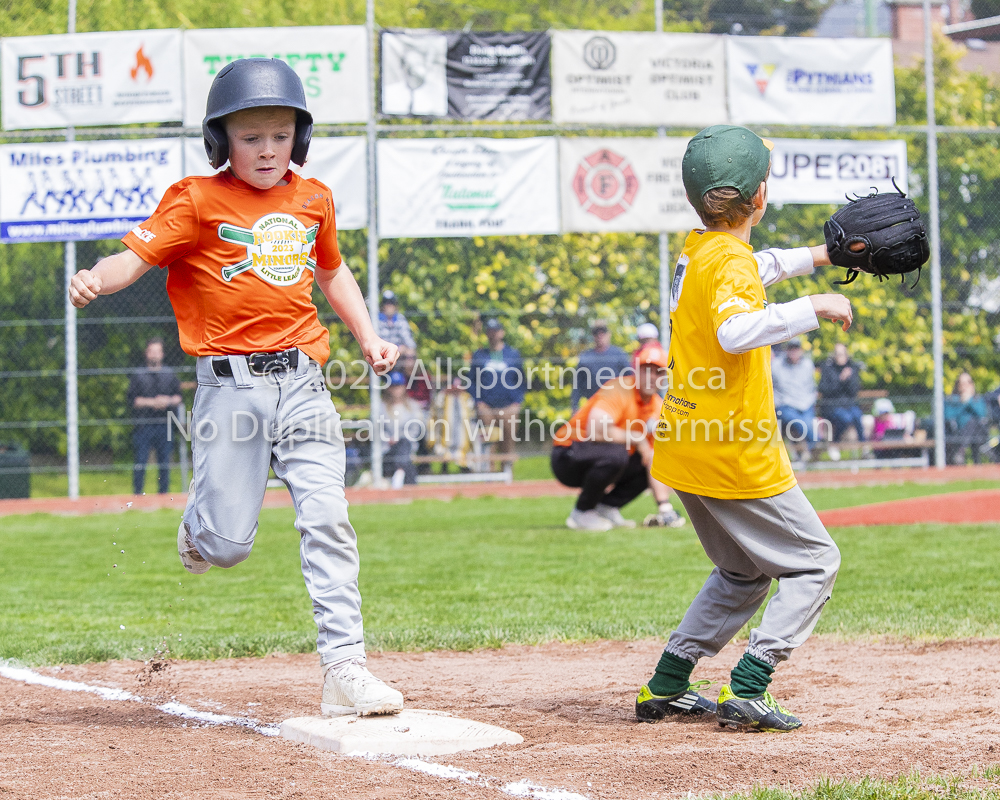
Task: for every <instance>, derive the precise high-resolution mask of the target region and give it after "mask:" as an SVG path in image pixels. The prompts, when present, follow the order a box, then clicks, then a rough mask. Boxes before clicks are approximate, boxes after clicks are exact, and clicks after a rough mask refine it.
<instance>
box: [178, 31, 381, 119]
mask: <svg viewBox="0 0 1000 800" xmlns="http://www.w3.org/2000/svg"><path fill="white" fill-rule="evenodd" d="M255 57H258V58H259V57H266V58H280V59H281V60H282V61H284V62H286V63H287V64H288V65H289V66H291V67H292V68H293V69H294V70H295V72H296V73H297V74H298V76H299V77H300V78H301V79H302V84H303V86H304V87H305V90H306V105H307V106H308V107H309V111H310V113H312V115H313V120H314V121H315V122H316V123H318V124H336V123H341V122H364V121H366V120H367V119H368V109H369V99H368V42H367V39H366V38H365V28H364V26H363V25H342V26H327V27H312V28H219V29H209V30H193V31H186V32H185V33H184V125H185V126H186V127H189V128H197V127H201V122H202V120H203V119H204V117H205V101H206V100H207V99H208V90H209V87H210V86H211V85H212V81H213V80H214V79H215V76H216V75H217V74H218V72H219V70H220V69H222V68H223V67H224V66H226V64H228V63H229V62H230V61H235V60H236V59H238V58H255Z"/></svg>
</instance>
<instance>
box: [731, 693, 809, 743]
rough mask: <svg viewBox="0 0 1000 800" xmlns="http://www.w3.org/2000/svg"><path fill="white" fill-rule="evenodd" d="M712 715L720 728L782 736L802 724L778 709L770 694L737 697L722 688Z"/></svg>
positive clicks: (785, 709)
mask: <svg viewBox="0 0 1000 800" xmlns="http://www.w3.org/2000/svg"><path fill="white" fill-rule="evenodd" d="M715 714H716V718H717V719H718V720H719V725H721V726H722V727H723V728H725V727H726V726H729V727H732V728H742V729H744V730H755V731H768V732H770V733H786V732H787V731H794V730H795V729H796V728H801V727H802V721H801V720H800V719H799V718H798V717H796V716H794V715H793V714H791V713H789V711H788V709H787V708H782V707H781V706H780V705H778V701H777V700H775V699H774V698H773V697H771V693H770V692H764V694H762V695H759V696H758V697H750V698H746V697H737V696H736V695H735V694H733V690H732V689H730V688H729V687H728V686H723V687H722V691H721V692H719V705H718V708H717V709H716V712H715Z"/></svg>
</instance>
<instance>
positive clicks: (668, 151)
mask: <svg viewBox="0 0 1000 800" xmlns="http://www.w3.org/2000/svg"><path fill="white" fill-rule="evenodd" d="M687 142H688V140H687V139H678V138H670V139H666V138H664V139H661V138H652V137H644V138H637V139H626V138H620V139H619V138H614V139H586V138H570V137H564V138H561V139H560V140H559V167H560V181H561V195H562V197H561V200H562V204H561V206H562V228H563V230H564V231H595V232H603V231H686V230H690V229H691V228H694V227H697V226H698V225H700V223H699V221H698V215H697V214H696V213H695V211H694V209H693V208H692V207H691V204H690V203H688V201H687V197H685V194H684V183H683V181H682V180H681V159H682V158H683V156H684V150H685V148H686V147H687Z"/></svg>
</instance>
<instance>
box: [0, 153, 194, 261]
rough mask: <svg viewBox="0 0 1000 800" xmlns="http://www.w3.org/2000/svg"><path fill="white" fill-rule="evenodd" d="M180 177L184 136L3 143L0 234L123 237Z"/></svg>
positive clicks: (18, 238)
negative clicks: (177, 137)
mask: <svg viewBox="0 0 1000 800" xmlns="http://www.w3.org/2000/svg"><path fill="white" fill-rule="evenodd" d="M180 178H181V141H180V139H132V140H123V141H117V142H47V143H43V144H16V145H15V144H6V145H2V146H0V185H2V186H3V191H2V192H0V241H3V242H50V241H67V240H70V239H117V238H120V237H122V236H124V235H125V234H126V233H128V231H130V230H131V229H132V228H133V227H135V225H136V224H137V223H139V222H142V221H143V220H145V219H147V218H148V217H149V215H150V214H152V213H153V210H154V209H155V208H156V206H157V204H158V203H159V202H160V198H161V197H162V196H163V193H164V192H165V191H166V189H167V187H169V186H170V184H172V183H174V182H176V181H178V180H180Z"/></svg>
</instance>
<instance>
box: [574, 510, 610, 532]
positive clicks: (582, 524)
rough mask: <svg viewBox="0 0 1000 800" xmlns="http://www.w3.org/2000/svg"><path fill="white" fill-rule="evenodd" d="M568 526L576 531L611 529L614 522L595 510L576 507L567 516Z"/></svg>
mask: <svg viewBox="0 0 1000 800" xmlns="http://www.w3.org/2000/svg"><path fill="white" fill-rule="evenodd" d="M566 527H567V528H572V529H573V530H575V531H610V530H611V529H612V528H613V527H614V524H613V523H612V522H611V520H609V519H607V518H605V517H602V516H601V515H600V514H598V513H597V511H595V510H593V509H592V510H590V511H581V510H580V509H578V508H574V509H573V511H572V513H571V514H570V515H569V516H568V517H567V518H566Z"/></svg>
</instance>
